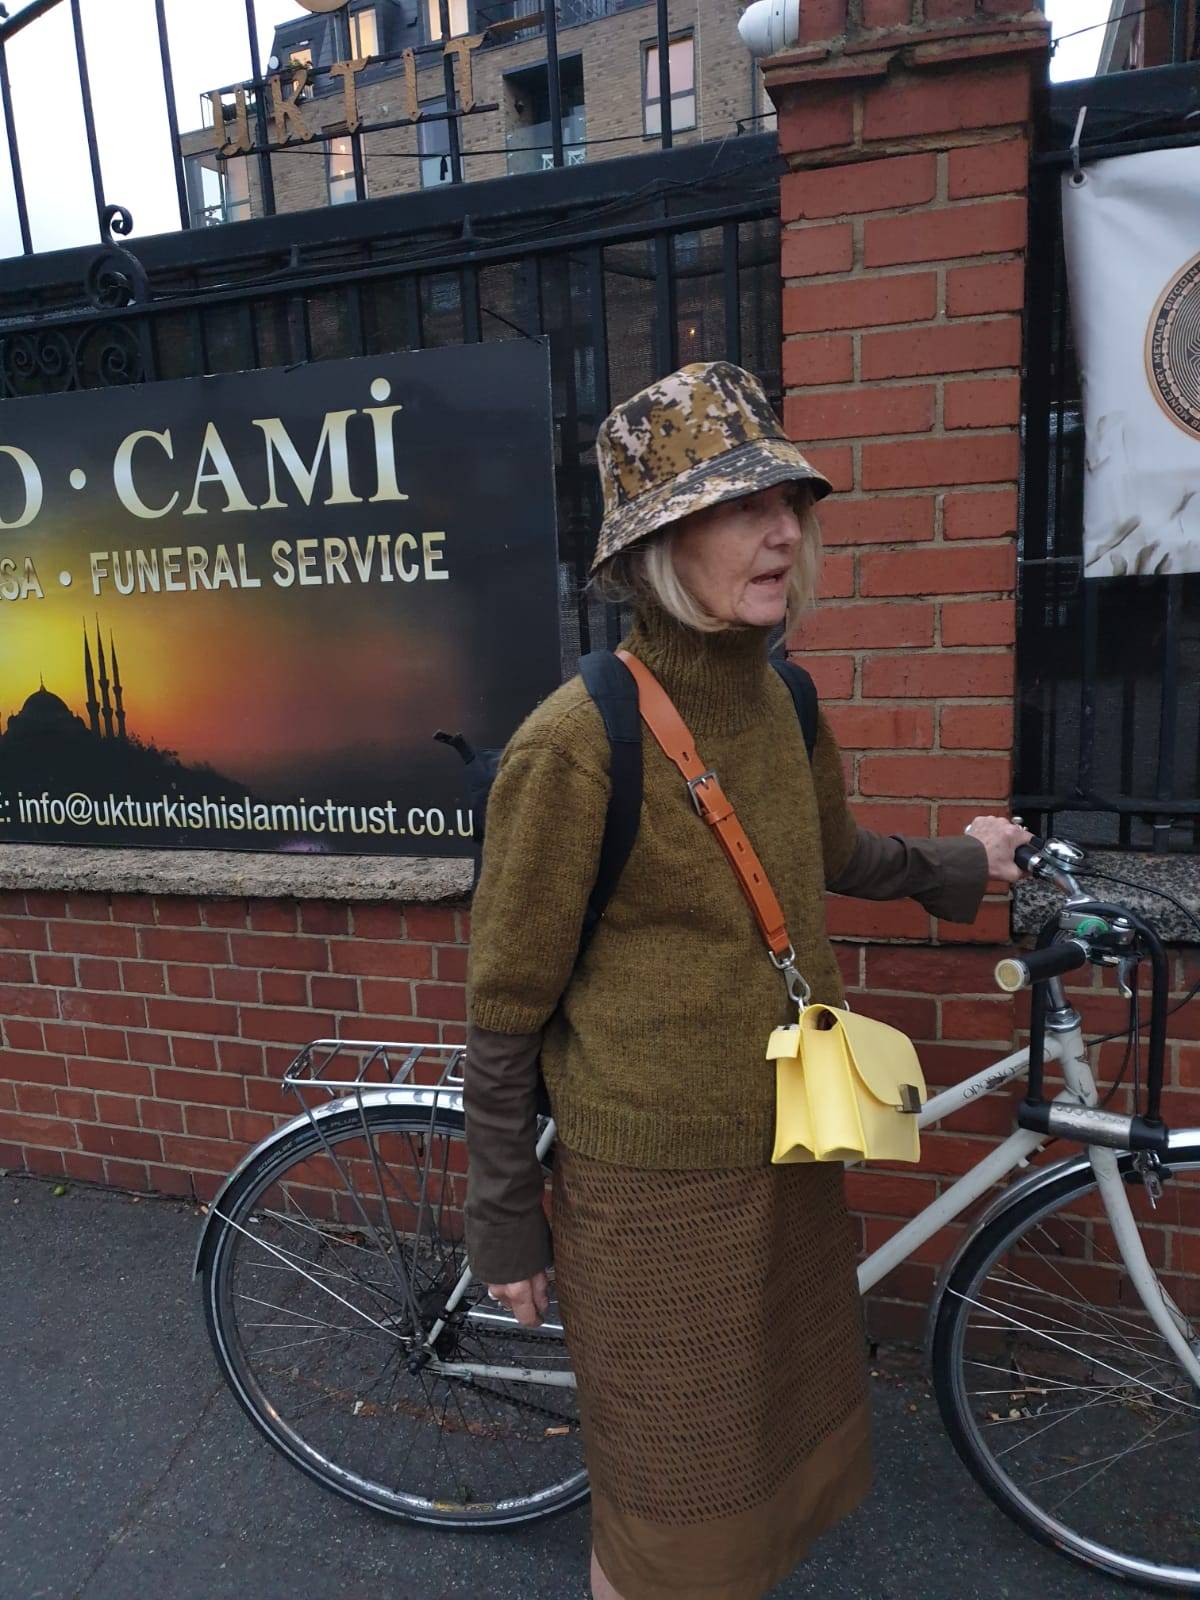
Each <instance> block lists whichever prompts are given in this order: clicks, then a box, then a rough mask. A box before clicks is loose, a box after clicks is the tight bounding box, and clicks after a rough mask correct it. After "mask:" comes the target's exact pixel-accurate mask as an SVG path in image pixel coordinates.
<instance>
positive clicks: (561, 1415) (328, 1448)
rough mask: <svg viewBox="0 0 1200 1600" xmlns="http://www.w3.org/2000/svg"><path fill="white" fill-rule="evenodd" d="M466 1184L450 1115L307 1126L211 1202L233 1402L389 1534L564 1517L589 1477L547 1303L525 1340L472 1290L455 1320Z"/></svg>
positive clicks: (212, 1289) (212, 1314) (214, 1331)
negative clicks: (414, 1525)
mask: <svg viewBox="0 0 1200 1600" xmlns="http://www.w3.org/2000/svg"><path fill="white" fill-rule="evenodd" d="M466 1171H467V1162H466V1141H465V1136H464V1131H463V1118H462V1114H461V1112H456V1111H454V1110H452V1109H449V1108H441V1109H438V1110H435V1111H433V1112H432V1113H431V1112H429V1111H424V1110H421V1109H419V1108H415V1107H414V1108H408V1107H395V1106H366V1107H363V1108H351V1109H349V1110H344V1111H339V1112H337V1113H335V1114H333V1115H332V1116H331V1115H324V1116H321V1115H318V1118H317V1122H316V1126H315V1127H314V1125H313V1124H312V1123H308V1124H304V1125H302V1126H300V1127H298V1128H297V1129H296V1130H295V1132H294V1133H293V1134H291V1135H289V1137H288V1138H287V1139H286V1140H284V1141H283V1142H282V1143H281V1144H280V1145H276V1146H271V1147H269V1148H268V1149H267V1150H265V1151H264V1152H263V1154H262V1156H261V1157H260V1158H259V1159H257V1160H256V1161H254V1162H252V1163H251V1164H250V1166H249V1167H248V1168H247V1169H246V1171H245V1172H244V1173H243V1174H242V1175H241V1176H240V1178H239V1179H238V1181H237V1183H236V1185H235V1186H234V1188H233V1190H232V1191H231V1192H229V1193H227V1194H226V1195H225V1196H223V1197H222V1200H221V1202H220V1215H219V1218H218V1231H217V1233H216V1237H215V1240H214V1242H213V1245H212V1248H211V1250H210V1252H209V1254H208V1257H207V1261H206V1264H205V1268H204V1273H203V1293H204V1304H205V1314H206V1318H207V1322H208V1328H209V1333H210V1336H211V1338H212V1342H213V1347H214V1349H215V1351H216V1355H217V1360H218V1363H219V1364H220V1366H221V1369H222V1372H223V1373H224V1375H225V1377H226V1379H227V1380H228V1382H229V1384H230V1386H231V1387H232V1389H233V1392H234V1394H235V1395H236V1396H237V1399H238V1400H239V1401H240V1403H241V1405H242V1406H243V1407H244V1409H245V1410H246V1411H247V1413H248V1414H249V1416H250V1417H251V1419H252V1420H253V1422H254V1423H255V1425H256V1426H257V1427H258V1428H259V1429H260V1430H261V1431H262V1432H263V1433H264V1434H265V1435H266V1437H267V1438H268V1439H269V1440H270V1441H271V1443H272V1444H273V1445H274V1446H275V1447H276V1448H277V1449H278V1450H280V1451H282V1452H283V1454H284V1455H285V1456H287V1458H288V1459H289V1460H290V1461H291V1462H292V1463H293V1464H294V1465H296V1466H298V1467H300V1468H301V1469H302V1470H303V1471H304V1472H306V1473H308V1474H309V1476H311V1477H313V1478H315V1479H316V1480H317V1482H318V1483H320V1484H322V1485H323V1486H324V1487H325V1488H327V1489H331V1490H333V1491H334V1492H335V1493H336V1494H340V1495H343V1496H344V1497H345V1498H347V1499H350V1500H353V1501H355V1502H357V1503H358V1504H360V1505H365V1506H370V1507H373V1508H374V1509H376V1510H379V1511H383V1512H386V1513H388V1514H390V1515H392V1516H395V1517H400V1518H403V1519H405V1520H409V1521H416V1522H425V1523H435V1524H442V1525H450V1526H454V1527H459V1528H487V1527H500V1526H506V1525H509V1524H512V1523H518V1522H524V1521H529V1520H532V1519H534V1518H537V1517H541V1516H546V1515H549V1514H550V1513H551V1512H554V1511H560V1510H563V1509H564V1508H565V1507H567V1506H569V1505H574V1504H575V1503H576V1502H577V1501H579V1500H582V1499H583V1498H584V1497H585V1496H586V1494H587V1475H586V1472H585V1469H584V1466H583V1457H582V1448H581V1442H580V1436H579V1414H578V1405H577V1402H576V1394H575V1389H574V1386H573V1378H572V1375H571V1371H570V1365H569V1362H568V1359H567V1353H566V1347H565V1344H564V1342H563V1332H562V1325H561V1319H560V1317H559V1314H558V1307H557V1304H556V1303H554V1302H553V1301H552V1302H551V1306H550V1312H549V1316H548V1317H547V1319H546V1322H545V1324H544V1325H543V1327H542V1328H540V1329H525V1328H522V1327H520V1326H519V1325H518V1324H517V1323H516V1321H515V1320H514V1319H513V1318H512V1317H511V1316H510V1315H509V1314H508V1313H507V1312H505V1311H504V1310H502V1308H501V1307H499V1306H498V1305H496V1304H495V1302H493V1301H491V1300H490V1299H489V1298H488V1296H487V1293H486V1290H485V1288H484V1286H483V1285H482V1284H480V1283H476V1282H474V1281H472V1282H471V1284H470V1286H469V1288H468V1289H467V1290H466V1293H465V1295H463V1297H462V1299H461V1300H460V1302H459V1303H458V1304H457V1305H455V1306H453V1308H452V1309H449V1308H448V1304H447V1303H448V1301H450V1300H451V1298H452V1296H453V1295H454V1293H455V1290H456V1288H457V1287H458V1286H459V1284H460V1280H461V1278H462V1275H463V1271H464V1268H465V1265H466V1251H465V1245H464V1237H463V1201H464V1199H465V1190H466ZM439 1328H440V1330H441V1331H440V1332H437V1333H436V1337H434V1339H433V1345H432V1349H430V1347H429V1346H430V1338H431V1336H433V1335H434V1334H435V1330H437V1329H439Z"/></svg>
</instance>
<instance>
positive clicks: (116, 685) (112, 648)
mask: <svg viewBox="0 0 1200 1600" xmlns="http://www.w3.org/2000/svg"><path fill="white" fill-rule="evenodd" d="M108 653H109V655H110V657H111V658H112V669H113V699H114V700H115V701H116V702H117V738H118V739H120V741H121V743H122V744H124V743H125V699H124V696H123V695H122V693H121V668H120V667H119V666H118V664H117V647H116V645H115V644H114V643H113V636H112V630H111V629H110V630H109V635H108Z"/></svg>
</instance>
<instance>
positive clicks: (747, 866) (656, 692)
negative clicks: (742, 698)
mask: <svg viewBox="0 0 1200 1600" xmlns="http://www.w3.org/2000/svg"><path fill="white" fill-rule="evenodd" d="M617 655H618V656H619V657H620V659H621V660H622V661H623V662H624V663H625V665H626V666H627V667H628V668H629V670H630V672H631V673H632V674H633V677H634V681H635V682H636V684H637V688H638V704H639V707H640V709H641V713H642V718H643V720H644V722H645V724H646V726H647V727H648V728H649V729H650V732H651V733H652V734H653V735H654V737H655V739H656V740H657V741H658V743H659V746H660V747H661V749H662V751H663V753H664V755H666V756H667V757H668V758H669V759H670V760H671V761H673V762H674V763H675V765H676V766H677V767H678V768H679V770H680V772H681V773H682V774H683V776H684V778H685V779H686V781H687V786H688V790H689V792H690V794H691V796H692V804H693V805H694V806H695V808H696V810H697V812H698V813H699V814H700V816H701V817H703V819H704V821H705V822H707V823H708V825H709V826H710V827H711V828H712V830H713V832H714V833H715V834H716V836H717V838H718V840H719V841H720V844H721V848H722V850H724V852H725V855H726V858H727V859H728V861H729V864H730V866H731V867H732V868H733V870H734V872H735V873H736V874H737V878H738V882H739V883H740V884H741V886H742V892H743V894H744V895H745V896H746V899H747V900H748V901H749V902H750V909H751V910H752V911H753V912H754V917H755V920H756V921H757V923H758V926H759V929H760V931H761V932H762V936H763V938H764V939H765V940H766V942H767V947H768V948H769V950H770V951H771V954H772V955H773V956H775V957H777V958H779V960H780V961H782V960H783V959H784V958H785V957H787V956H788V955H789V954H790V953H791V949H792V945H791V940H790V939H789V938H788V931H787V928H786V927H785V926H784V921H783V910H782V908H781V907H780V904H779V901H778V899H777V898H776V895H775V891H774V889H772V887H771V885H770V883H769V881H768V879H767V874H766V872H765V871H764V869H763V864H762V862H761V861H760V860H759V859H758V856H757V854H756V853H755V849H754V846H753V845H752V844H751V843H750V840H749V839H748V838H747V836H746V830H745V829H744V828H743V827H742V825H741V823H740V822H739V821H738V818H737V813H736V812H735V811H734V809H733V807H732V806H731V805H730V803H729V800H728V798H727V797H726V795H725V791H724V790H723V789H722V788H721V785H720V782H719V780H718V778H717V775H716V773H715V772H713V771H712V770H711V768H708V767H706V766H705V765H704V763H703V761H701V759H700V757H699V756H698V755H697V753H696V742H695V740H694V739H693V738H692V735H691V730H690V729H689V728H688V725H687V723H686V722H684V720H683V718H682V717H681V716H680V715H679V712H678V711H677V710H676V709H675V704H674V702H673V701H672V699H671V697H670V695H668V693H667V691H666V690H665V689H664V688H663V686H662V684H661V683H659V681H658V679H657V678H656V677H655V676H654V674H653V673H652V672H651V671H650V669H649V667H647V666H645V665H644V664H643V663H642V662H641V661H639V660H638V658H637V657H636V656H634V655H630V653H629V651H628V650H618V651H617Z"/></svg>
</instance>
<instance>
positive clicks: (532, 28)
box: [475, 0, 650, 45]
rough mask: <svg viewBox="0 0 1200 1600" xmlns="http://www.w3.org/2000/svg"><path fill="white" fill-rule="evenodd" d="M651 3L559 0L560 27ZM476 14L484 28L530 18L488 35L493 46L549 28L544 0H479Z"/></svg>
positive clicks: (641, 1) (577, 24)
mask: <svg viewBox="0 0 1200 1600" xmlns="http://www.w3.org/2000/svg"><path fill="white" fill-rule="evenodd" d="M649 3H650V0H558V7H557V15H558V26H559V27H560V28H576V27H579V26H580V25H581V24H583V23H585V22H600V21H602V20H603V19H604V18H605V17H615V16H616V15H617V13H618V12H620V11H631V10H633V9H634V8H635V7H637V6H644V5H648V4H649ZM475 15H476V19H477V25H478V27H479V28H480V29H481V30H482V29H484V28H486V27H488V26H489V25H494V24H496V23H498V22H505V23H515V22H518V21H519V20H520V18H522V17H528V18H530V24H529V26H528V28H513V27H506V28H505V29H504V30H503V32H501V33H498V34H496V35H495V36H492V37H489V39H488V40H487V41H486V43H487V44H491V45H499V44H513V43H515V42H517V41H519V40H521V39H534V38H536V37H537V36H538V35H539V34H541V33H544V32H545V31H546V25H545V20H544V19H545V9H544V5H543V0H480V3H479V4H478V5H477V6H476V8H475Z"/></svg>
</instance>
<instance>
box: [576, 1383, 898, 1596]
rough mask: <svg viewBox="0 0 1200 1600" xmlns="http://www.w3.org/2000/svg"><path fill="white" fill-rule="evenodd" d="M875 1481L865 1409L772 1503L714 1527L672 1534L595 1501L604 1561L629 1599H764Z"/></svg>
mask: <svg viewBox="0 0 1200 1600" xmlns="http://www.w3.org/2000/svg"><path fill="white" fill-rule="evenodd" d="M870 1483H871V1447H870V1417H869V1412H868V1410H867V1407H866V1406H865V1405H864V1406H861V1407H860V1408H859V1409H858V1410H856V1411H855V1412H854V1413H852V1415H851V1416H850V1417H848V1418H847V1420H846V1421H845V1422H844V1423H843V1424H842V1425H841V1426H840V1427H839V1428H838V1429H837V1430H836V1432H834V1433H832V1434H830V1435H829V1437H828V1438H826V1439H824V1440H823V1441H822V1442H821V1444H820V1445H818V1446H817V1448H816V1449H815V1450H813V1451H812V1453H811V1454H810V1455H807V1456H805V1457H804V1459H803V1460H802V1461H800V1462H799V1463H798V1464H797V1465H796V1467H794V1468H793V1470H792V1471H791V1472H790V1473H789V1474H788V1476H787V1477H786V1478H785V1479H784V1481H783V1482H782V1483H781V1484H780V1485H779V1488H778V1489H777V1490H776V1491H775V1493H774V1494H772V1495H771V1497H770V1498H769V1499H768V1500H765V1501H763V1502H762V1503H761V1504H760V1505H757V1506H752V1507H751V1508H750V1509H749V1510H746V1511H741V1512H738V1513H737V1514H735V1515H733V1516H728V1517H719V1518H715V1519H714V1520H712V1521H710V1522H702V1523H689V1524H687V1525H680V1526H667V1525H664V1524H661V1523H655V1522H648V1521H646V1520H645V1519H643V1518H641V1517H635V1516H631V1515H630V1514H629V1513H627V1512H624V1511H622V1510H620V1509H619V1508H618V1507H617V1506H615V1505H613V1503H612V1502H611V1501H610V1500H608V1499H607V1497H606V1496H605V1495H604V1494H603V1492H602V1491H599V1490H593V1494H592V1540H593V1544H594V1545H595V1550H596V1557H597V1560H598V1561H599V1562H600V1566H601V1568H602V1569H603V1571H604V1574H605V1576H606V1577H607V1578H608V1580H609V1582H610V1583H611V1584H612V1585H613V1587H614V1588H615V1589H616V1590H617V1592H618V1593H619V1594H620V1595H621V1596H622V1597H623V1600H760V1597H761V1596H763V1595H766V1594H768V1593H769V1592H770V1590H771V1589H773V1588H774V1587H775V1585H776V1584H778V1583H781V1582H782V1581H783V1579H784V1578H786V1577H787V1575H788V1574H789V1573H790V1572H791V1571H792V1570H793V1569H794V1568H795V1567H796V1566H797V1565H798V1564H799V1562H800V1561H802V1560H803V1559H804V1556H805V1555H806V1553H807V1551H808V1548H809V1546H810V1545H811V1544H812V1542H813V1541H814V1540H815V1539H817V1538H819V1537H820V1535H821V1534H823V1533H825V1532H826V1531H827V1530H828V1529H829V1528H831V1527H833V1525H834V1524H835V1523H837V1522H840V1521H841V1519H842V1518H843V1517H844V1516H847V1515H848V1514H849V1513H850V1512H851V1511H853V1510H854V1508H855V1507H856V1506H857V1505H858V1504H859V1502H860V1501H861V1500H862V1499H863V1498H864V1496H865V1495H866V1493H867V1491H868V1489H869V1488H870Z"/></svg>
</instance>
